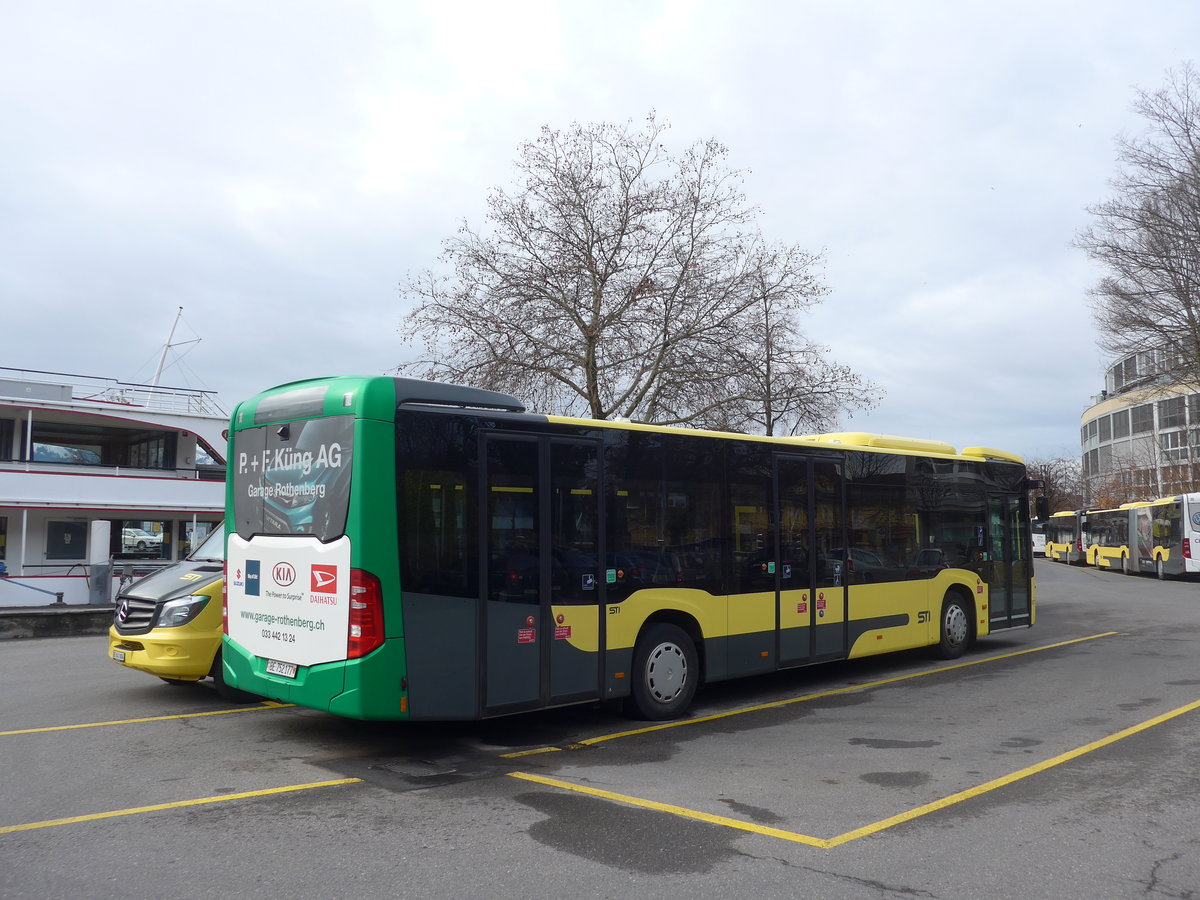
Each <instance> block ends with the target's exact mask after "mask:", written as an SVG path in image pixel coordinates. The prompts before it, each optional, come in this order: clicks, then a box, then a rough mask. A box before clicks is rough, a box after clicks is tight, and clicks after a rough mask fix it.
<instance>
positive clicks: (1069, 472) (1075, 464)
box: [1025, 457, 1085, 513]
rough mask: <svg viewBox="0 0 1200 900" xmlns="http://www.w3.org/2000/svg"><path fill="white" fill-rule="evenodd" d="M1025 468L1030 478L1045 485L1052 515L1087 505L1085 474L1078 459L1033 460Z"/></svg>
mask: <svg viewBox="0 0 1200 900" xmlns="http://www.w3.org/2000/svg"><path fill="white" fill-rule="evenodd" d="M1025 468H1026V470H1027V471H1028V472H1029V477H1030V478H1033V479H1035V480H1039V481H1041V482H1042V483H1043V485H1044V494H1045V497H1046V500H1047V501H1048V502H1049V504H1050V512H1051V513H1056V512H1064V511H1066V510H1069V509H1082V508H1083V506H1084V505H1085V502H1084V489H1083V488H1084V485H1083V472H1082V470H1081V467H1080V464H1079V460H1078V459H1071V458H1067V457H1058V458H1054V459H1031V460H1027V461H1026V463H1025Z"/></svg>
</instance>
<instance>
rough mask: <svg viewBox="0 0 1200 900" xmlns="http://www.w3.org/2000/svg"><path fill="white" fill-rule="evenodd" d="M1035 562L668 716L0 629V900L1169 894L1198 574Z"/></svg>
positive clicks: (1176, 888) (1185, 856)
mask: <svg viewBox="0 0 1200 900" xmlns="http://www.w3.org/2000/svg"><path fill="white" fill-rule="evenodd" d="M1037 574H1038V591H1039V621H1038V624H1037V626H1036V627H1034V628H1032V629H1024V630H1020V631H1016V632H1007V633H1003V634H1000V635H996V636H992V637H989V638H986V639H984V640H981V641H980V642H979V643H978V644H977V645H976V646H975V647H974V648H973V649H972V650H971V651H969V652H968V654H967V655H966V656H965V657H964V658H963V659H961V660H956V661H954V662H951V663H947V662H945V661H939V660H935V659H933V658H931V657H930V655H929V654H928V653H924V652H922V653H904V654H897V655H893V656H890V657H883V658H879V659H873V660H865V661H860V662H848V663H839V664H834V665H827V666H820V667H813V668H809V669H804V670H796V671H792V672H788V673H781V674H778V675H775V676H770V677H764V678H759V679H752V680H748V681H741V682H736V683H731V684H723V685H714V686H711V687H710V688H708V689H706V690H705V691H703V692H702V693H701V696H700V699H699V702H698V703H697V706H696V708H695V710H694V717H693V718H692V719H690V720H688V721H685V722H682V723H671V724H669V725H667V726H647V724H646V723H638V722H632V721H630V720H626V719H623V718H621V717H619V716H616V715H614V714H612V713H609V712H606V711H604V710H601V709H598V708H590V707H581V708H573V709H567V710H556V711H550V712H545V713H539V714H535V715H527V716H521V717H516V718H510V719H504V720H497V721H491V722H484V723H466V724H456V725H436V726H430V725H421V726H411V725H377V724H375V725H373V724H364V723H355V722H349V721H344V720H340V719H336V718H333V717H331V716H327V715H323V714H320V713H316V712H313V711H309V710H301V709H297V708H294V707H286V706H280V705H278V704H251V705H247V706H234V705H231V704H228V703H226V702H225V701H223V700H221V699H220V698H219V697H218V696H217V695H216V693H215V692H214V691H212V690H211V689H209V688H207V687H206V686H194V687H191V688H179V687H171V686H168V685H165V684H163V683H161V682H158V681H157V680H155V679H153V678H150V677H149V676H145V675H142V674H141V673H137V672H132V671H129V670H126V669H123V668H121V667H119V666H117V665H116V664H115V663H112V662H111V661H110V660H108V659H107V658H106V656H105V641H104V638H102V637H65V638H42V639H33V640H10V641H4V642H0V683H2V684H3V685H4V688H5V689H4V691H3V693H2V694H0V759H3V761H4V764H3V773H4V774H3V782H2V783H0V872H3V878H2V879H0V897H22V898H24V897H30V898H32V897H38V898H50V897H70V898H76V897H80V896H97V895H105V896H126V897H150V896H159V895H166V894H169V895H171V896H174V897H210V896H227V895H236V896H239V897H328V896H335V895H352V896H360V897H376V896H378V897H438V898H440V897H445V898H451V897H454V898H458V897H462V896H503V897H558V896H565V895H570V896H572V897H635V896H638V897H644V896H653V897H721V898H727V897H740V896H750V895H753V896H756V897H821V898H841V897H846V898H860V897H885V898H891V897H905V898H911V897H935V898H965V897H987V898H991V897H997V898H1000V897H1020V898H1040V897H1046V898H1068V897H1081V898H1082V897H1087V898H1123V897H1193V896H1200V830H1198V828H1197V826H1198V825H1200V811H1198V810H1200V807H1198V804H1197V801H1198V800H1200V750H1198V748H1197V743H1198V742H1197V737H1198V736H1200V727H1198V726H1200V666H1197V660H1198V659H1200V584H1196V583H1189V582H1178V581H1167V582H1158V581H1155V580H1152V579H1144V578H1138V577H1126V576H1121V575H1119V574H1113V573H1101V572H1096V571H1092V570H1087V569H1079V568H1071V569H1068V568H1067V567H1065V566H1061V565H1056V564H1053V563H1047V562H1044V561H1039V562H1038V564H1037Z"/></svg>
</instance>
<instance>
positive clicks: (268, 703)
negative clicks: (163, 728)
mask: <svg viewBox="0 0 1200 900" xmlns="http://www.w3.org/2000/svg"><path fill="white" fill-rule="evenodd" d="M294 705H295V704H292V703H276V702H275V701H274V700H264V701H263V703H262V705H261V706H241V707H238V708H237V709H214V710H212V711H210V712H195V713H176V714H175V715H172V716H147V717H146V718H144V719H117V720H115V721H112V722H82V723H80V724H78V725H50V726H47V727H46V728H21V729H18V730H17V731H0V737H8V736H9V735H14V734H42V733H44V732H47V731H72V730H74V729H76V728H105V727H107V726H109V725H137V724H139V723H141V722H169V721H171V720H172V719H196V718H199V717H200V716H227V715H229V714H231V713H241V712H261V711H262V710H265V709H287V708H289V707H291V706H294Z"/></svg>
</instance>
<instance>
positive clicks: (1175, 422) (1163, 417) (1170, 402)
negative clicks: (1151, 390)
mask: <svg viewBox="0 0 1200 900" xmlns="http://www.w3.org/2000/svg"><path fill="white" fill-rule="evenodd" d="M1186 424H1187V412H1186V408H1185V406H1184V398H1183V397H1171V398H1170V399H1167V400H1159V401H1158V427H1159V428H1181V427H1182V426H1184V425H1186Z"/></svg>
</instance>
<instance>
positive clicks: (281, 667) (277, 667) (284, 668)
mask: <svg viewBox="0 0 1200 900" xmlns="http://www.w3.org/2000/svg"><path fill="white" fill-rule="evenodd" d="M267 674H268V675H282V676H283V677H284V678H295V677H296V664H295V663H289V662H280V661H279V660H277V659H268V660H267Z"/></svg>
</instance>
